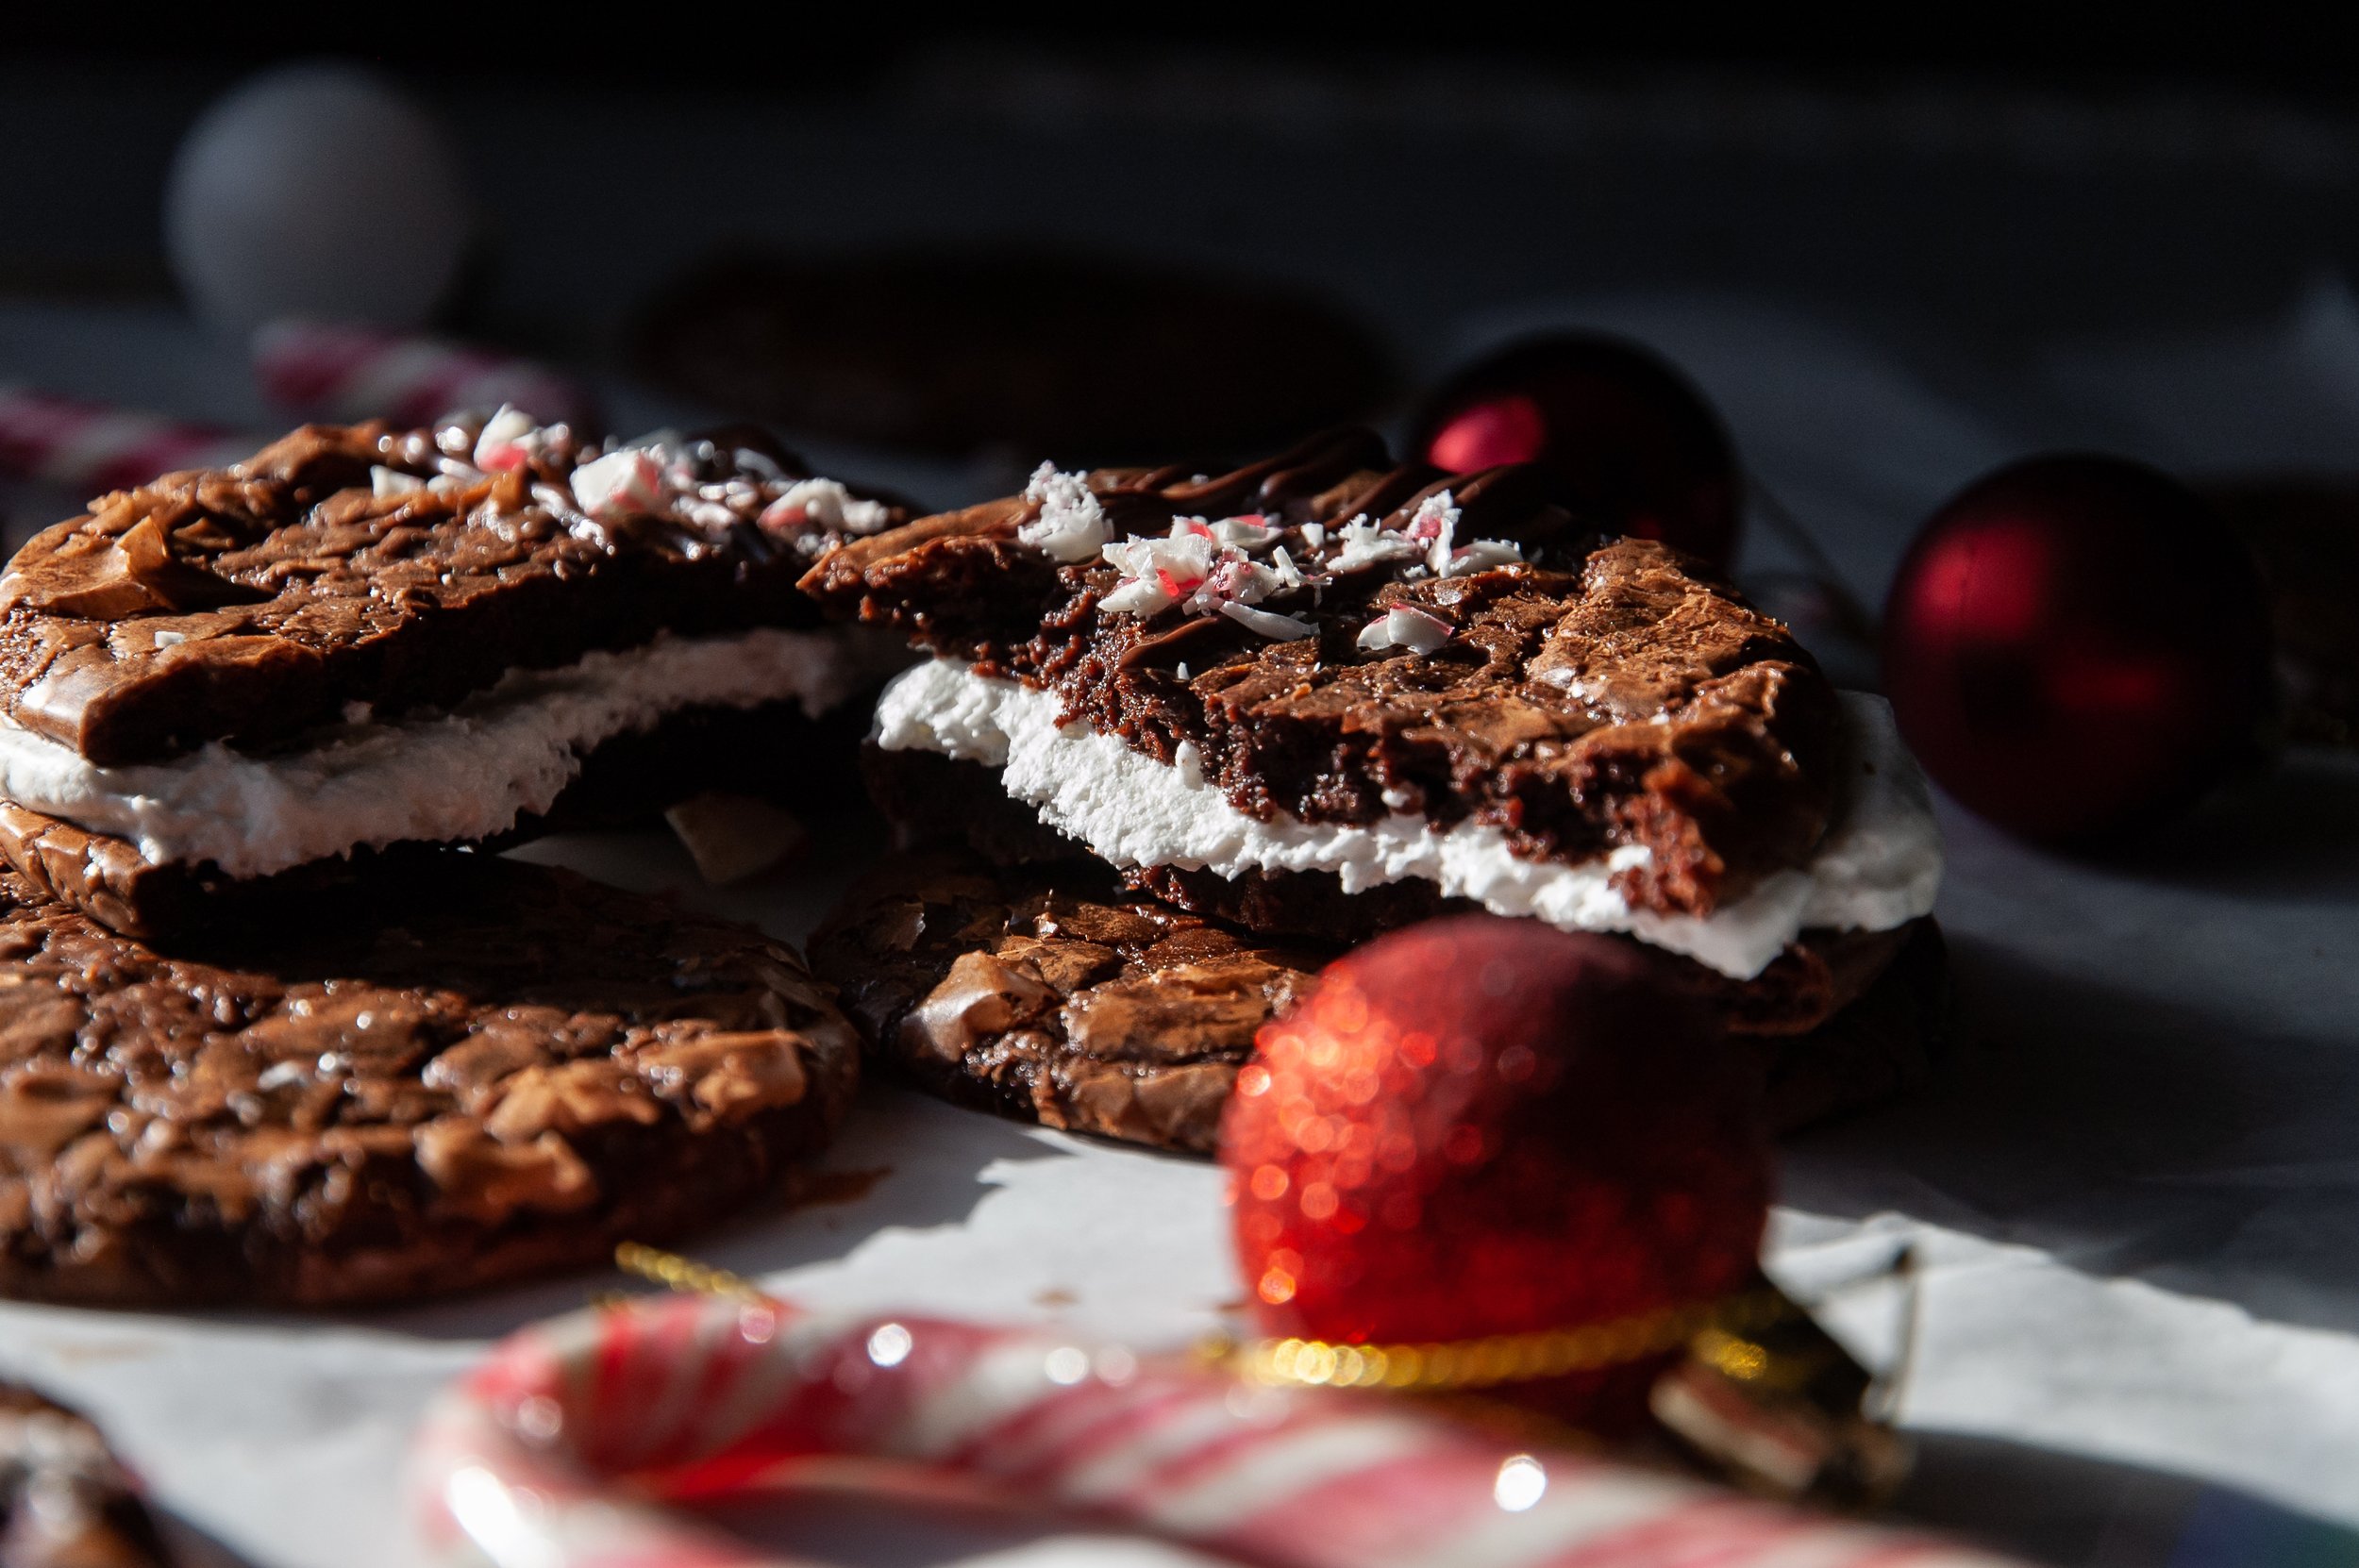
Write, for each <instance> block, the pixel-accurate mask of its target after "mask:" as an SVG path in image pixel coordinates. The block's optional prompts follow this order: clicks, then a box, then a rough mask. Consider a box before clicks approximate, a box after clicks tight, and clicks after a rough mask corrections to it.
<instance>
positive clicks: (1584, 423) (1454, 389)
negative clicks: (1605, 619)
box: [1411, 333, 1745, 564]
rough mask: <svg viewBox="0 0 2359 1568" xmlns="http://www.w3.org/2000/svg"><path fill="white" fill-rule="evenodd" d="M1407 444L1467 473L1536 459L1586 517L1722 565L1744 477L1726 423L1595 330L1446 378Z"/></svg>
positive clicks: (1667, 374) (1516, 347)
mask: <svg viewBox="0 0 2359 1568" xmlns="http://www.w3.org/2000/svg"><path fill="white" fill-rule="evenodd" d="M1411 450H1413V451H1414V452H1416V453H1418V454H1419V455H1421V456H1422V457H1423V458H1424V459H1426V460H1427V461H1428V462H1430V463H1432V464H1433V465H1434V466H1435V467H1436V468H1441V469H1446V470H1447V471H1448V472H1450V473H1453V474H1465V473H1471V472H1473V471H1474V470H1476V469H1481V468H1490V467H1493V466H1494V465H1496V464H1498V463H1521V462H1528V463H1537V464H1539V465H1540V466H1541V467H1543V468H1545V469H1547V470H1548V471H1549V472H1550V473H1551V474H1553V475H1555V476H1556V478H1557V480H1558V482H1559V483H1560V484H1561V485H1562V486H1563V487H1564V499H1565V500H1566V502H1567V503H1568V504H1570V505H1571V506H1572V507H1573V509H1575V511H1576V512H1577V513H1578V514H1579V515H1580V516H1581V518H1582V519H1583V520H1584V521H1586V522H1589V523H1592V524H1594V525H1596V526H1598V527H1600V528H1603V529H1604V530H1606V531H1607V532H1609V533H1614V534H1635V535H1636V536H1638V537H1639V538H1641V539H1660V540H1662V541H1664V542H1666V543H1670V544H1676V545H1678V546H1679V547H1680V548H1681V549H1682V550H1688V551H1692V552H1694V553H1695V554H1697V555H1699V556H1701V557H1703V558H1704V559H1707V560H1712V561H1717V562H1720V563H1723V564H1725V563H1726V562H1727V560H1728V559H1729V557H1730V554H1731V552H1732V551H1733V550H1734V549H1735V547H1736V533H1737V525H1738V523H1739V521H1740V520H1741V517H1742V513H1743V507H1744V488H1745V487H1744V475H1743V471H1742V470H1741V469H1740V468H1739V467H1738V464H1737V460H1736V448H1735V445H1734V443H1732V442H1731V441H1730V439H1729V433H1728V429H1727V427H1726V426H1725V425H1722V424H1721V422H1720V417H1719V415H1718V414H1716V413H1715V412H1714V411H1713V408H1712V405H1711V404H1709V403H1707V402H1706V401H1705V400H1704V397H1703V394H1702V393H1700V392H1698V391H1697V390H1696V389H1695V387H1694V386H1692V385H1691V384H1690V383H1689V382H1688V380H1687V379H1686V377H1684V376H1682V375H1681V374H1680V373H1679V372H1678V371H1677V370H1674V369H1673V368H1672V367H1671V366H1670V364H1669V363H1668V362H1666V361H1665V359H1662V358H1661V357H1660V356H1659V355H1656V354H1655V353H1653V352H1652V351H1650V350H1648V349H1646V348H1642V347H1640V346H1639V345H1638V344H1636V343H1633V342H1625V341H1623V340H1622V339H1619V338H1612V337H1606V336H1604V335H1602V334H1597V333H1555V334H1550V335H1548V336H1547V337H1541V338H1530V339H1526V340H1525V341H1523V342H1518V343H1515V344H1513V345H1511V346H1510V347H1508V348H1506V349H1504V350H1502V351H1500V352H1499V353H1497V354H1494V355H1492V356H1490V357H1489V358H1487V359H1481V360H1478V361H1477V362H1476V363H1474V364H1472V365H1470V366H1468V367H1467V368H1466V369H1464V370H1463V371H1461V372H1459V373H1458V374H1457V375H1453V376H1452V377H1451V378H1450V379H1449V380H1448V381H1447V382H1446V383H1445V384H1444V385H1443V386H1442V387H1441V389H1440V390H1439V391H1437V392H1434V394H1433V395H1432V396H1431V397H1430V399H1428V400H1427V402H1426V406H1425V409H1424V411H1423V412H1422V413H1421V414H1420V415H1419V416H1418V418H1417V422H1416V435H1415V439H1414V441H1413V442H1412V443H1411Z"/></svg>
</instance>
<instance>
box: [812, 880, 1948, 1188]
mask: <svg viewBox="0 0 2359 1568" xmlns="http://www.w3.org/2000/svg"><path fill="white" fill-rule="evenodd" d="M1344 945H1345V944H1344V943H1342V942H1337V941H1334V940H1332V939H1330V940H1328V941H1326V942H1319V941H1315V940H1310V939H1304V940H1300V941H1294V942H1272V941H1270V940H1269V939H1267V938H1265V937H1262V936H1259V935H1256V934H1255V933H1253V932H1251V931H1247V930H1244V929H1242V928H1240V927H1237V926H1232V925H1230V924H1228V923H1226V922H1222V921H1217V920H1213V919H1208V918H1206V917H1204V916H1201V915H1196V914H1193V913H1190V912H1189V911H1187V910H1185V909H1179V908H1177V907H1175V906H1173V905H1170V904H1167V903H1163V902H1162V901H1159V900H1157V899H1153V898H1148V897H1144V896H1141V895H1139V894H1137V893H1135V892H1130V891H1129V890H1127V889H1124V888H1122V887H1121V886H1120V885H1119V884H1118V883H1117V882H1116V881H1115V879H1114V878H1113V876H1112V875H1111V874H1110V873H1109V872H1108V870H1107V869H1106V868H1105V867H1103V866H1099V865H1096V864H1095V863H1094V862H1091V861H1087V860H1079V861H1073V860H1068V861H1065V862H1063V863H1061V864H1031V865H1025V866H1021V867H994V866H992V865H990V864H988V863H987V862H985V861H983V860H982V859H979V858H978V857H976V856H973V855H971V854H968V853H965V852H962V851H958V850H945V849H928V850H920V851H914V852H908V853H903V854H899V855H896V856H895V857H893V858H892V859H888V860H887V861H886V862H885V863H884V864H883V865H882V866H880V867H879V868H878V870H877V872H876V873H875V874H874V875H873V876H870V877H869V878H868V879H867V880H866V881H864V882H863V883H862V885H861V886H860V887H858V888H856V889H854V890H853V892H851V893H850V894H849V895H848V896H847V897H846V899H845V903H844V904H843V905H842V907H840V908H839V909H837V911H836V912H835V913H834V914H833V915H832V916H831V917H830V918H829V919H828V922H827V924H826V925H824V926H822V927H821V928H820V930H819V931H818V933H817V934H816V935H814V936H813V937H812V939H811V965H812V968H813V970H814V972H815V973H817V974H818V975H819V976H821V977H823V978H825V979H827V980H828V981H831V982H832V983H834V984H835V985H836V986H837V987H838V989H839V992H840V993H841V995H842V996H843V999H844V1006H845V1011H846V1012H847V1013H848V1014H849V1016H850V1017H851V1019H852V1021H853V1023H854V1025H855V1026H857V1027H858V1028H859V1029H860V1030H861V1033H862V1037H863V1039H864V1040H865V1041H866V1042H867V1043H868V1045H869V1048H870V1050H871V1051H872V1052H873V1053H874V1054H875V1055H876V1056H877V1057H878V1058H879V1059H881V1060H882V1061H883V1062H884V1063H886V1064H887V1065H889V1066H890V1067H891V1068H892V1069H893V1070H894V1071H895V1072H896V1073H897V1074H898V1075H899V1076H903V1077H905V1078H908V1079H910V1080H911V1081H912V1082H914V1083H916V1084H918V1085H919V1086H921V1087H923V1088H925V1089H927V1090H929V1091H930V1092H932V1093H937V1094H941V1095H943V1096H944V1097H945V1098H948V1099H951V1100H955V1101H958V1102H960V1103H962V1104H967V1105H974V1106H978V1107H980V1108H982V1109H989V1110H995V1111H998V1112H1000V1113H1002V1114H1005V1115H1012V1116H1016V1117H1019V1118H1024V1119H1028V1120H1032V1121H1037V1122H1039V1123H1041V1124H1043V1125H1044V1126H1053V1127H1062V1128H1066V1129H1069V1130H1072V1131H1076V1132H1091V1133H1098V1134H1102V1135H1104V1136H1106V1137H1111V1138H1119V1139H1124V1140H1127V1141H1129V1142H1131V1143H1148V1144H1153V1145H1157V1146H1160V1147H1163V1148H1171V1149H1180V1150H1186V1151H1191V1152H1195V1153H1199V1154H1206V1153H1211V1152H1212V1151H1213V1146H1214V1143H1215V1142H1216V1141H1217V1138H1218V1134H1219V1127H1220V1108H1221V1105H1222V1103H1223V1102H1224V1101H1225V1100H1226V1099H1227V1098H1228V1095H1229V1093H1230V1088H1231V1087H1232V1085H1233V1084H1234V1082H1235V1079H1236V1074H1237V1070H1238V1069H1239V1068H1240V1067H1242V1066H1243V1065H1244V1063H1245V1061H1246V1058H1247V1057H1248V1056H1249V1055H1250V1054H1251V1051H1252V1047H1253V1037H1254V1033H1255V1031H1256V1030H1258V1029H1259V1028H1260V1027H1261V1026H1262V1024H1263V1022H1264V1021H1266V1020H1267V1019H1268V1018H1270V1017H1271V1016H1272V1015H1273V1014H1275V1013H1276V1012H1278V1011H1279V1010H1280V1009H1283V1008H1284V1007H1286V1006H1288V1005H1289V1004H1291V1003H1292V1002H1293V1001H1294V1000H1295V998H1296V997H1297V996H1299V995H1301V994H1302V993H1303V992H1304V991H1305V990H1306V989H1307V988H1308V987H1309V986H1310V985H1312V984H1313V983H1314V976H1316V973H1317V971H1318V970H1319V969H1321V968H1323V967H1324V966H1325V965H1326V963H1327V962H1328V961H1329V960H1330V959H1333V958H1335V957H1337V956H1338V955H1339V954H1340V953H1341V952H1342V951H1343V948H1344ZM1940 945H1941V943H1940V935H1939V932H1938V931H1937V930H1936V929H1935V928H1934V926H1933V925H1932V922H1931V921H1930V920H1919V921H1915V922H1912V923H1911V924H1909V925H1908V926H1902V927H1899V928H1898V929H1896V930H1892V931H1884V932H1874V933H1833V932H1814V933H1811V934H1809V935H1808V936H1806V937H1805V938H1803V939H1802V940H1800V941H1798V942H1795V943H1794V944H1792V945H1791V946H1790V947H1789V948H1788V949H1787V951H1786V952H1785V953H1784V954H1782V955H1781V956H1780V958H1779V959H1778V960H1777V961H1776V962H1774V963H1772V964H1771V965H1770V966H1769V967H1768V968H1767V969H1766V970H1765V971H1764V972H1763V973H1762V974H1761V975H1759V976H1755V977H1753V978H1752V979H1749V980H1746V981H1742V982H1738V981H1732V980H1730V979H1728V978H1727V977H1726V976H1721V975H1718V974H1715V973H1714V972H1713V971H1711V970H1709V969H1706V968H1704V967H1703V966H1702V965H1700V964H1697V963H1693V962H1690V961H1688V960H1685V959H1676V958H1671V957H1668V956H1665V957H1663V958H1662V959H1661V960H1660V963H1661V971H1662V973H1663V975H1664V976H1665V978H1666V979H1667V980H1668V981H1669V983H1671V984H1674V985H1677V986H1681V987H1682V988H1684V989H1687V990H1689V991H1691V992H1692V993H1695V994H1697V995H1698V996H1700V997H1701V998H1702V999H1703V1000H1704V1001H1705V1003H1706V1004H1707V1005H1708V1006H1710V1007H1711V1008H1712V1009H1714V1011H1715V1012H1716V1013H1717V1014H1718V1015H1719V1016H1720V1017H1721V1018H1722V1019H1723V1020H1724V1022H1725V1023H1726V1026H1727V1027H1728V1028H1729V1030H1730V1032H1731V1033H1732V1034H1733V1035H1736V1036H1738V1037H1739V1038H1742V1039H1745V1040H1747V1041H1748V1042H1750V1043H1752V1044H1753V1046H1754V1048H1755V1052H1756V1055H1757V1058H1758V1059H1759V1061H1760V1064H1761V1067H1762V1070H1763V1072H1764V1074H1765V1078H1766V1081H1767V1085H1768V1092H1769V1100H1770V1108H1771V1112H1772V1116H1773V1125H1775V1126H1777V1127H1778V1128H1779V1130H1781V1131H1791V1130H1793V1129H1794V1128H1797V1127H1799V1126H1803V1125H1804V1124H1806V1123H1808V1122H1812V1121H1816V1120H1819V1119H1821V1118H1823V1117H1825V1116H1828V1115H1832V1114H1833V1113H1835V1112H1837V1111H1840V1110H1845V1109H1852V1108H1855V1107H1858V1106H1862V1105H1865V1104H1868V1103H1870V1102H1871V1101H1874V1100H1879V1099H1882V1098H1884V1097H1886V1096H1888V1095H1889V1094H1891V1093H1895V1092H1897V1091H1899V1089H1902V1088H1904V1087H1907V1086H1909V1085H1911V1084H1914V1083H1916V1082H1917V1081H1918V1080H1919V1079H1921V1078H1922V1077H1923V1076H1924V1075H1925V1074H1926V1072H1927V1071H1928V1070H1929V1068H1930V1065H1931V1061H1932V1053H1933V1045H1934V1042H1935V1040H1936V1038H1937V1035H1938V1026H1939V1008H1938V1000H1939V993H1940V984H1941V975H1942V964H1941V952H1940Z"/></svg>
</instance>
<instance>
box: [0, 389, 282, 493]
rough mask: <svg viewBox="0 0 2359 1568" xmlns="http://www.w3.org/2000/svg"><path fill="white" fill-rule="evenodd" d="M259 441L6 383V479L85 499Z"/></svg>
mask: <svg viewBox="0 0 2359 1568" xmlns="http://www.w3.org/2000/svg"><path fill="white" fill-rule="evenodd" d="M259 444H260V442H257V441H254V440H253V439H252V438H250V437H244V436H239V435H236V434H234V433H232V432H230V431H227V430H224V429H221V428H220V427H219V426H216V425H197V424H192V423H189V422H187V421H183V420H175V419H166V418H164V417H163V416H162V415H160V414H147V413H139V412H136V411H134V410H132V409H113V408H109V407H108V406H107V405H105V404H103V403H84V402H79V401H77V400H75V399H74V398H70V397H59V396H57V395H56V394H54V393H51V392H36V391H34V390H33V389H32V388H30V387H8V386H0V474H8V475H13V476H15V477H17V478H21V479H37V480H39V481H41V482H42V483H43V484H51V485H56V486H58V487H59V488H60V489H63V490H71V491H75V492H79V493H81V494H85V495H94V494H98V493H101V492H106V491H110V490H128V489H129V488H131V487H132V486H133V485H143V484H145V483H146V482H147V481H148V480H150V479H153V478H154V477H156V475H159V474H169V473H171V472H172V471H173V470H174V469H176V468H209V467H214V466H217V465H220V464H225V463H231V462H235V461H237V460H238V459H240V458H243V457H246V456H248V455H249V454H251V453H252V452H253V451H254V449H255V448H256V447H257V446H258V445H259Z"/></svg>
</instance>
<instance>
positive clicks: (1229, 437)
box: [632, 248, 1396, 460]
mask: <svg viewBox="0 0 2359 1568" xmlns="http://www.w3.org/2000/svg"><path fill="white" fill-rule="evenodd" d="M632 345H633V347H632V354H633V358H634V359H635V361H636V363H637V365H638V368H639V370H640V372H641V373H642V374H643V375H645V376H647V378H648V379H650V380H652V381H655V382H657V383H659V384H661V385H664V386H668V387H671V388H672V389H674V390H675V391H677V392H681V393H683V394H685V395H687V396H689V397H692V398H694V399H695V400H696V401H698V402H700V403H703V404H706V405H708V406H710V407H713V408H719V409H729V410H731V411H732V412H734V413H737V414H742V415H745V416H746V417H748V418H754V419H762V420H769V421H772V422H774V423H776V424H778V425H780V426H782V427H784V428H786V429H790V430H807V431H811V432H814V433H817V434H824V435H830V436H836V437H840V438H844V439H847V440H853V441H862V442H878V443H879V444H883V445H888V446H904V447H915V448H920V449H924V450H928V451H933V452H940V453H945V454H947V455H951V456H963V455H965V454H968V453H971V452H974V451H977V450H979V449H983V448H997V449H1004V450H1013V451H1017V452H1079V453H1085V454H1088V455H1089V456H1090V457H1091V458H1092V459H1094V460H1113V459H1123V458H1127V457H1135V456H1139V455H1143V454H1146V453H1149V452H1156V451H1168V450H1170V448H1171V444H1172V443H1173V442H1180V443H1181V444H1183V445H1185V446H1187V447H1189V448H1191V449H1196V450H1213V451H1229V450H1248V451H1249V450H1251V449H1252V448H1253V447H1255V446H1258V445H1259V444H1261V443H1262V442H1268V441H1273V440H1282V439H1284V438H1285V437H1287V436H1289V435H1291V434H1293V433H1294V432H1296V431H1299V430H1306V429H1315V428H1317V427H1318V426H1319V425H1327V424H1331V423H1333V422H1334V421H1336V420H1340V419H1364V418H1366V417H1368V416H1369V415H1371V414H1372V413H1374V412H1376V411H1377V410H1378V409H1380V408H1381V407H1382V406H1383V404H1384V403H1385V402H1386V401H1387V400H1388V399H1389V398H1390V397H1391V395H1392V393H1393V392H1394V390H1395V386H1396V383H1395V379H1394V375H1393V370H1392V367H1391V365H1390V363H1389V362H1388V356H1387V355H1386V353H1385V352H1384V349H1383V347H1382V345H1381V344H1380V343H1379V342H1377V341H1376V340H1375V339H1374V338H1372V337H1371V336H1370V335H1369V333H1368V332H1367V330H1366V329H1365V328H1364V327H1363V326H1361V325H1359V324H1358V323H1356V322H1354V321H1352V320H1351V319H1350V318H1349V317H1347V316H1346V315H1344V314H1343V313H1341V312H1340V311H1338V310H1337V309H1335V308H1333V307H1332V306H1330V305H1327V304H1324V303H1322V302H1320V301H1318V300H1315V299H1312V298H1309V297H1306V296H1304V295H1302V294H1299V293H1297V292H1293V291H1290V290H1287V289H1283V288H1280V287H1276V286H1273V285H1270V284H1267V283H1259V282H1253V281H1249V280H1245V279H1238V278H1224V277H1220V276H1217V275H1207V274H1204V273H1201V272H1195V271H1180V270H1177V269H1174V268H1169V267H1153V266H1146V265H1142V264H1140V263H1137V262H1131V261H1117V260H1113V259H1091V258H1087V257H1079V256H1070V255H1022V254H1009V253H1007V252H1006V251H1005V250H1003V249H996V248H995V249H993V250H991V251H988V252H982V253H977V254H973V255H966V256H950V255H939V254H928V253H923V252H908V251H894V252H885V253H881V254H869V255H857V256H845V257H835V258H825V259H789V258H782V257H780V258H772V257H760V256H750V257H736V258H730V259H723V260H720V261H717V262H713V263H711V264H709V265H706V266H703V267H700V268H698V269H696V270H695V271H694V272H693V273H691V274H689V275H686V276H684V277H682V278H680V279H679V280H678V281H677V282H675V283H673V284H671V285H669V286H668V287H666V288H665V289H664V290H663V292H661V294H660V295H658V296H657V297H656V298H655V299H654V300H653V301H651V302H650V303H649V304H648V306H647V307H646V308H645V309H644V310H643V311H642V312H641V315H640V318H639V321H638V323H637V325H635V327H634V328H633V331H632ZM1245 366H1250V367H1251V370H1250V371H1249V372H1246V371H1244V370H1241V368H1240V367H1245Z"/></svg>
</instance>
